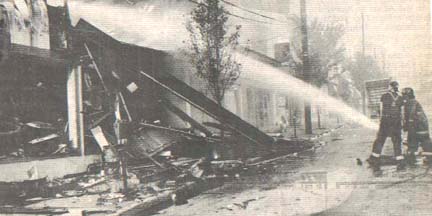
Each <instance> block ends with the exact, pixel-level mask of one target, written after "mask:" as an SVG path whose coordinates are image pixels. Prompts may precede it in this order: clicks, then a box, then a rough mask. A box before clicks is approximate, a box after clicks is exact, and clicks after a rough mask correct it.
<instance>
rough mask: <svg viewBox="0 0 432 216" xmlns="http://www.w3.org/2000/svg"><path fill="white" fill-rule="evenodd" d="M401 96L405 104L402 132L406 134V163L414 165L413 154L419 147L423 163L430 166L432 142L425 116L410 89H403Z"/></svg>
mask: <svg viewBox="0 0 432 216" xmlns="http://www.w3.org/2000/svg"><path fill="white" fill-rule="evenodd" d="M402 96H403V98H404V102H405V105H404V120H403V130H404V131H405V132H408V137H407V141H408V152H407V162H408V164H410V165H414V164H415V162H416V156H415V152H417V150H418V147H419V146H421V147H422V149H423V152H422V155H425V156H426V160H425V163H426V164H428V165H430V164H432V163H431V162H432V141H431V139H430V136H429V123H428V119H427V116H426V114H425V112H424V110H423V108H422V106H421V105H420V103H419V102H418V101H417V100H416V99H415V95H414V90H413V89H412V88H404V89H403V90H402Z"/></svg>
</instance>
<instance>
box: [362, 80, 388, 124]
mask: <svg viewBox="0 0 432 216" xmlns="http://www.w3.org/2000/svg"><path fill="white" fill-rule="evenodd" d="M390 81H391V79H390V78H385V79H378V80H368V81H365V83H364V84H365V91H366V92H365V93H366V97H367V104H368V106H367V108H368V110H367V113H368V115H369V117H370V118H372V119H377V118H379V117H380V113H381V112H380V104H381V96H382V95H383V94H384V93H386V92H387V90H388V86H389V84H390Z"/></svg>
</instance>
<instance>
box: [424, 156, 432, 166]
mask: <svg viewBox="0 0 432 216" xmlns="http://www.w3.org/2000/svg"><path fill="white" fill-rule="evenodd" d="M423 164H424V165H426V166H432V156H426V157H425V158H424V159H423Z"/></svg>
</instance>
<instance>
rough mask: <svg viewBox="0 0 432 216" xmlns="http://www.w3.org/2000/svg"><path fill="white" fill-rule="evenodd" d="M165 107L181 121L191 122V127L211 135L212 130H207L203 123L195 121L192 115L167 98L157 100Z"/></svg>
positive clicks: (208, 135)
mask: <svg viewBox="0 0 432 216" xmlns="http://www.w3.org/2000/svg"><path fill="white" fill-rule="evenodd" d="M159 102H160V103H161V104H162V105H163V106H164V107H165V108H167V109H168V110H170V111H171V112H173V113H174V114H176V115H177V116H178V117H180V118H181V119H182V120H183V121H186V122H188V123H189V124H191V126H192V127H193V128H196V129H197V130H199V131H201V132H203V133H204V134H205V135H206V136H207V137H211V136H212V132H211V131H210V130H208V129H207V128H206V127H205V126H204V125H202V124H200V123H199V122H197V121H195V119H193V118H192V117H190V116H189V115H188V114H186V113H185V112H183V110H181V109H179V108H178V107H176V106H175V105H174V104H172V103H171V102H169V101H167V100H160V101H159Z"/></svg>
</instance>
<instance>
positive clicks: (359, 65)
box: [344, 52, 385, 91]
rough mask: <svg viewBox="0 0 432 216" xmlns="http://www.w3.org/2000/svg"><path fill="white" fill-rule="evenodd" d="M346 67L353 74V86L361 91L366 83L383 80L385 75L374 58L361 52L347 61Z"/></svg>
mask: <svg viewBox="0 0 432 216" xmlns="http://www.w3.org/2000/svg"><path fill="white" fill-rule="evenodd" d="M344 67H345V68H346V69H347V70H349V71H350V72H351V76H352V80H353V84H354V86H355V87H356V88H357V89H358V90H360V91H362V90H363V89H364V82H365V81H367V80H374V79H379V78H383V77H384V75H385V73H384V72H382V70H381V68H380V67H379V65H378V63H377V61H376V60H375V59H374V58H373V57H372V56H369V55H363V54H362V53H360V52H357V53H356V54H355V55H354V58H353V59H347V60H346V62H345V65H344Z"/></svg>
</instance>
